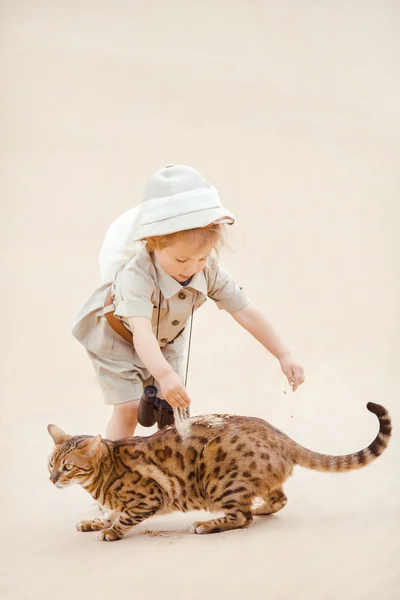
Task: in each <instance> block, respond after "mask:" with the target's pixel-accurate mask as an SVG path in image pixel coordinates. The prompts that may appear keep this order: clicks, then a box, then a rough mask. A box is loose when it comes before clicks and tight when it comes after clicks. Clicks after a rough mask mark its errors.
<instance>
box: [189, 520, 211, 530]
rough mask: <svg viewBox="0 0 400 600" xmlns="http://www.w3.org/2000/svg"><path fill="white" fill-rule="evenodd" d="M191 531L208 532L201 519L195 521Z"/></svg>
mask: <svg viewBox="0 0 400 600" xmlns="http://www.w3.org/2000/svg"><path fill="white" fill-rule="evenodd" d="M189 531H190V533H208V531H207V530H206V528H205V527H204V523H202V522H201V521H197V522H196V523H193V525H191V526H190V528H189Z"/></svg>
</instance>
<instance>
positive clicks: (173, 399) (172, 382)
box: [160, 371, 190, 408]
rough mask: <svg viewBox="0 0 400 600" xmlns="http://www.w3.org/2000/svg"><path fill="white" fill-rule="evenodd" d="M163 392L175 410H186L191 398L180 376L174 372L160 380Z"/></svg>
mask: <svg viewBox="0 0 400 600" xmlns="http://www.w3.org/2000/svg"><path fill="white" fill-rule="evenodd" d="M160 387H161V391H162V393H163V394H164V398H165V399H166V400H167V402H168V403H169V404H170V405H171V406H172V407H173V408H186V406H188V405H189V404H190V398H189V396H188V393H187V391H186V388H185V386H184V385H183V383H182V380H181V378H180V377H179V375H177V374H176V373H174V372H173V371H172V372H170V373H168V374H167V375H166V376H165V377H163V378H161V379H160Z"/></svg>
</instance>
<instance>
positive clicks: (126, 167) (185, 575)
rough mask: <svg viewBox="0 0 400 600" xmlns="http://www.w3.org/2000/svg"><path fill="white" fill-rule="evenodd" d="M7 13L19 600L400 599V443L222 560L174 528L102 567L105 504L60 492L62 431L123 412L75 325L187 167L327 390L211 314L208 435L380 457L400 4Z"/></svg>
mask: <svg viewBox="0 0 400 600" xmlns="http://www.w3.org/2000/svg"><path fill="white" fill-rule="evenodd" d="M0 11H1V14H0V22H1V30H0V38H1V46H2V51H1V52H2V72H3V75H2V93H1V97H0V101H1V105H2V109H1V115H2V122H1V128H2V135H1V147H0V151H1V173H0V177H1V179H0V182H1V190H0V192H1V207H2V218H1V240H2V244H1V251H2V261H1V277H2V310H1V326H2V329H1V332H2V341H3V343H2V363H1V371H2V372H1V402H2V410H1V437H0V443H1V453H0V456H1V470H2V493H1V504H2V515H3V525H2V532H1V567H2V570H3V575H2V578H1V593H2V597H3V598H5V599H7V600H8V599H12V600H14V599H24V600H25V599H26V598H28V597H32V595H34V597H41V598H50V597H57V598H58V599H59V600H63V599H66V598H70V597H71V594H72V595H73V597H76V598H83V597H96V598H98V599H102V598H122V597H127V596H128V597H133V598H135V597H139V598H142V597H146V598H148V599H153V598H160V597H163V598H176V597H183V596H184V597H186V598H188V599H191V600H192V599H194V600H197V599H203V598H210V599H217V598H218V599H219V598H230V599H231V600H233V599H239V598H240V599H241V598H252V597H254V596H257V597H260V598H267V597H268V598H273V599H274V600H289V599H300V600H303V599H306V598H307V599H310V600H314V599H315V600H321V599H324V600H342V599H346V600H356V599H357V600H369V599H372V598H377V597H379V598H380V599H381V600H389V599H394V598H399V597H400V582H399V568H398V565H399V558H400V552H399V535H398V532H399V525H400V510H399V480H398V472H399V471H398V455H399V454H398V453H399V449H400V444H399V441H398V440H399V438H398V435H397V429H395V436H394V439H393V440H392V443H391V446H390V448H389V449H388V451H387V453H386V454H385V455H384V456H383V457H382V458H381V459H380V460H379V461H377V462H376V463H375V464H373V465H371V466H369V467H368V468H367V469H365V470H362V471H359V472H355V473H350V474H347V475H325V474H319V473H316V472H313V471H306V470H300V469H298V470H296V472H295V476H294V477H293V478H292V479H291V480H290V482H289V483H288V484H287V486H286V490H287V493H288V496H289V503H288V506H287V507H286V508H285V510H284V511H282V513H280V514H279V515H277V516H276V517H271V518H269V519H264V520H261V519H258V520H257V522H255V524H253V526H252V527H251V528H249V529H247V530H243V531H234V532H228V533H224V534H220V535H215V536H209V537H206V536H193V535H190V534H189V533H188V531H187V529H188V526H189V525H190V523H191V522H192V521H193V520H194V515H190V514H189V515H184V514H175V515H171V516H165V517H162V518H161V517H160V518H155V519H153V520H152V521H151V522H148V523H146V524H145V525H143V526H142V527H138V528H137V530H136V531H135V532H134V533H132V534H131V535H130V536H129V537H128V538H127V539H125V540H123V541H121V542H118V543H117V544H101V543H99V542H97V541H96V539H95V534H93V535H91V534H87V535H83V534H78V533H77V532H75V530H74V524H75V522H76V521H78V520H79V519H81V518H83V517H86V516H90V515H96V514H97V513H96V509H95V507H94V506H93V504H92V500H91V498H90V497H89V496H87V495H85V493H84V492H83V491H82V490H81V489H79V488H71V489H69V490H66V491H63V492H62V491H59V490H56V489H55V488H53V487H52V486H51V484H50V483H49V481H48V475H47V470H46V461H47V455H48V454H49V452H50V450H51V446H52V445H51V440H50V437H49V436H48V434H47V432H46V426H47V424H48V423H49V422H54V423H56V424H57V425H59V426H61V427H63V428H65V429H66V430H67V431H69V432H70V433H87V434H97V433H98V432H104V428H105V423H106V421H107V419H108V416H109V410H110V409H109V408H108V407H106V406H104V405H103V402H102V398H101V394H100V390H99V389H98V387H97V383H96V381H95V378H94V373H93V371H92V367H91V365H90V363H89V360H88V359H87V358H86V356H85V353H84V351H83V349H82V348H81V347H79V345H78V344H77V343H76V342H75V341H74V340H73V339H72V337H71V335H70V324H71V322H72V320H73V318H74V316H75V313H76V312H77V311H78V309H79V308H80V306H81V305H82V303H83V302H84V301H85V300H86V298H87V296H88V295H89V294H90V293H91V292H92V290H93V289H94V288H95V287H96V286H97V285H98V282H99V274H98V268H97V263H96V261H97V254H98V250H99V247H100V244H101V241H102V238H103V235H104V233H105V230H106V228H107V226H108V225H109V224H110V223H111V221H112V220H113V219H114V218H115V217H117V216H118V215H119V214H120V213H122V212H123V211H125V210H126V209H127V208H130V207H131V206H132V205H133V204H136V203H137V202H138V201H139V199H140V194H141V190H142V189H143V186H144V183H145V180H146V179H147V177H148V176H149V175H150V174H151V173H152V172H153V171H154V170H156V169H157V168H159V167H160V166H162V165H164V164H166V163H171V162H183V163H186V164H190V165H192V166H194V167H196V168H197V169H199V170H200V171H201V172H203V173H204V175H205V176H206V177H208V178H209V179H210V180H211V181H212V182H213V183H214V185H215V186H216V187H218V189H219V190H220V194H221V197H222V199H223V201H224V203H225V204H226V205H227V206H228V207H229V208H230V209H231V210H232V211H234V212H235V213H236V215H237V225H236V226H235V227H234V230H233V231H232V234H231V238H230V242H231V246H232V247H233V251H230V250H228V251H226V252H225V253H224V261H223V262H224V264H225V265H226V266H227V267H228V268H229V270H230V271H231V272H232V273H233V274H234V275H235V277H236V279H237V280H238V282H240V283H241V284H242V285H244V286H245V287H246V289H247V291H248V293H249V295H250V297H251V298H252V300H253V301H254V302H255V303H256V304H258V305H259V306H262V307H263V308H264V309H265V312H266V314H267V315H268V316H269V317H270V318H271V320H272V321H273V323H274V324H275V326H276V327H277V328H278V330H279V331H280V332H281V333H282V336H283V337H284V339H285V340H286V341H287V342H288V344H289V345H290V346H291V348H292V349H293V353H294V354H295V355H296V357H297V358H298V359H299V360H301V361H302V362H303V363H304V366H305V370H306V383H305V384H304V386H303V387H302V389H301V390H299V391H298V392H297V393H296V394H295V395H293V394H291V393H289V388H288V385H287V383H286V382H285V380H284V378H283V376H282V374H281V373H280V370H279V365H278V364H277V362H276V360H275V359H274V358H273V357H271V356H270V355H268V354H267V353H266V352H265V351H264V349H263V348H262V347H261V346H259V345H258V344H257V343H256V342H255V341H253V340H252V339H251V338H250V336H249V335H248V334H246V333H245V332H244V331H241V330H239V328H238V326H237V324H236V323H235V322H234V321H233V319H231V318H230V317H229V315H227V314H223V313H220V312H219V311H218V310H217V309H216V307H215V306H211V304H212V303H211V302H209V303H207V306H206V307H205V309H204V310H203V311H200V312H199V313H198V315H196V320H195V325H194V340H193V353H192V361H191V368H190V379H189V390H190V393H191V395H192V397H193V400H194V402H193V413H195V414H197V413H209V412H232V413H241V414H248V415H258V416H262V417H265V418H267V419H268V420H269V421H271V422H272V423H273V424H275V425H276V426H278V427H280V428H282V429H283V430H285V431H286V432H287V433H288V434H289V435H291V436H292V437H294V438H295V439H296V440H298V441H299V442H301V443H304V444H306V445H307V446H309V447H311V448H313V449H316V450H319V451H322V452H332V453H345V452H349V451H354V450H358V449H360V448H362V447H363V446H365V445H367V444H368V443H369V442H370V441H371V440H372V438H373V437H374V436H375V434H376V431H377V423H376V420H375V418H374V417H373V416H372V415H370V414H369V413H368V412H367V411H366V409H365V404H366V402H368V401H377V402H381V403H383V404H384V405H385V406H387V407H388V408H389V409H390V412H391V414H392V416H393V419H394V421H395V424H396V425H397V424H398V423H399V422H400V409H399V391H398V388H399V386H398V379H399V373H398V356H399V341H398V340H399V327H398V325H399V309H398V306H399V294H398V285H397V278H398V259H399V252H398V222H399V209H398V206H399V191H400V189H399V188H400V185H399V133H400V123H399V105H400V79H399V64H400V54H399V51H400V37H399V27H400V23H399V21H400V5H399V3H398V2H396V1H395V0H375V1H371V0H366V1H361V0H354V1H353V2H345V1H341V0H339V1H335V2H334V1H333V0H331V1H328V0H324V1H317V0H314V1H313V0H302V1H299V2H296V1H295V0H292V1H291V2H290V1H288V0H286V1H285V0H284V1H272V0H264V1H262V0H253V1H251V2H248V3H245V2H242V1H239V0H230V1H229V2H228V0H219V1H218V0H217V1H211V0H203V1H202V2H198V3H193V2H187V1H183V0H172V1H170V2H162V1H161V0H153V1H147V2H139V1H138V0H132V1H130V2H129V1H128V0H125V1H123V0H114V2H105V1H104V0H101V1H100V0H98V1H97V2H95V1H94V0H92V1H90V0H69V1H68V2H67V1H65V2H63V1H61V0H43V1H40V0H25V1H23V0H3V1H2V2H1V3H0ZM142 433H146V434H147V433H148V431H147V430H146V431H145V430H142ZM146 528H152V529H162V530H165V531H167V532H168V531H169V532H170V533H169V534H166V535H165V536H163V537H150V536H145V535H139V534H140V531H143V530H144V529H146Z"/></svg>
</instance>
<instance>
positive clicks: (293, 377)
mask: <svg viewBox="0 0 400 600" xmlns="http://www.w3.org/2000/svg"><path fill="white" fill-rule="evenodd" d="M231 314H232V317H233V318H234V319H235V320H236V321H237V322H238V323H239V324H240V325H241V326H242V327H243V328H244V329H246V330H247V331H248V332H249V333H251V335H252V336H253V337H254V338H255V339H256V340H258V341H259V342H260V343H261V344H262V345H263V346H264V347H265V348H266V349H267V350H269V352H271V354H273V355H274V356H275V357H276V358H277V359H278V360H279V362H280V365H281V369H282V371H283V373H284V374H285V375H286V377H287V379H288V381H289V385H291V386H292V389H293V391H294V392H295V391H296V390H297V388H298V387H299V385H301V384H302V383H303V381H304V371H303V367H302V366H301V365H300V364H299V363H298V362H297V361H295V360H294V359H293V358H292V355H291V353H290V350H289V348H288V347H287V346H286V344H285V343H284V342H283V340H282V339H281V338H280V337H279V335H278V334H277V332H276V331H275V330H274V328H273V327H272V325H271V323H270V322H269V321H268V319H267V318H266V317H265V316H264V315H263V313H262V312H261V311H260V310H259V309H258V308H256V307H255V306H253V305H251V304H248V305H247V306H245V307H244V308H242V309H241V310H238V311H236V312H233V313H231Z"/></svg>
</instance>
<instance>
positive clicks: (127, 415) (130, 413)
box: [106, 400, 139, 441]
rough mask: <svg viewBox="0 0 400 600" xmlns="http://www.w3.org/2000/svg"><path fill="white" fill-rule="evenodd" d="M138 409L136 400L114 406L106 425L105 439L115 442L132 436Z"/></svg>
mask: <svg viewBox="0 0 400 600" xmlns="http://www.w3.org/2000/svg"><path fill="white" fill-rule="evenodd" d="M138 408H139V401H138V400H137V401H134V402H124V403H123V404H115V405H114V412H113V414H112V416H111V419H110V420H109V422H108V425H107V429H106V438H107V439H108V440H113V441H115V440H121V439H122V438H124V437H129V436H131V435H133V434H134V432H135V429H136V425H137V424H138V418H137V414H138Z"/></svg>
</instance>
